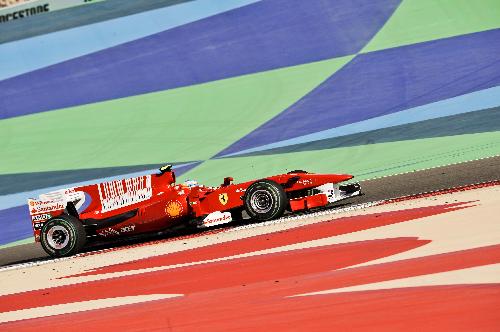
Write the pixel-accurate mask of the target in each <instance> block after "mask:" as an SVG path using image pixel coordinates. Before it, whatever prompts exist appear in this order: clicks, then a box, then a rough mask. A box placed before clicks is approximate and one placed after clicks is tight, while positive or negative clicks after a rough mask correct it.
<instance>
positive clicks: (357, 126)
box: [222, 86, 500, 157]
mask: <svg viewBox="0 0 500 332" xmlns="http://www.w3.org/2000/svg"><path fill="white" fill-rule="evenodd" d="M497 106H500V86H497V87H494V88H490V89H485V90H481V91H477V92H472V93H469V94H465V95H462V96H458V97H455V98H450V99H446V100H441V101H438V102H435V103H431V104H427V105H423V106H418V107H414V108H410V109H407V110H404V111H401V112H397V113H393V114H388V115H383V116H379V117H376V118H373V119H368V120H364V121H360V122H356V123H353V124H348V125H345V126H340V127H336V128H332V129H327V130H322V131H319V132H316V133H313V134H309V135H304V136H300V137H296V138H291V139H288V140H284V141H280V142H276V143H271V144H266V145H262V146H259V147H256V148H252V149H247V150H243V151H239V152H235V153H232V154H228V155H224V156H222V157H229V156H237V155H241V154H246V153H251V152H258V151H264V150H269V149H274V148H279V147H284V146H289V145H295V144H301V143H307V142H313V141H318V140H323V139H327V138H334V137H341V136H346V135H351V134H356V133H361V132H366V131H371V130H376V129H383V128H389V127H393V126H399V125H403V124H408V123H414V122H419V121H425V120H431V119H437V118H440V117H444V116H450V115H456V114H462V113H469V112H474V111H480V110H484V109H488V108H493V107H497Z"/></svg>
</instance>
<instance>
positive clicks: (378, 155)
mask: <svg viewBox="0 0 500 332" xmlns="http://www.w3.org/2000/svg"><path fill="white" fill-rule="evenodd" d="M495 155H500V131H495V132H487V133H481V134H469V135H460V136H447V137H439V138H428V139H419V140H412V141H399V142H391V143H380V144H368V145H362V146H355V147H346V148H336V149H328V150H317V151H306V152H296V153H286V154H276V155H267V156H251V157H240V158H223V159H216V160H209V161H206V162H204V163H203V164H201V165H200V166H198V167H196V168H194V169H193V170H191V171H189V172H187V173H186V174H184V175H183V176H181V177H180V178H179V179H180V181H183V180H185V179H196V180H198V181H199V182H200V183H204V184H207V185H219V184H221V183H222V182H221V181H222V179H223V177H225V176H232V177H234V179H235V181H236V182H243V181H246V180H251V179H258V178H260V177H265V176H269V175H272V174H280V173H284V172H287V171H291V170H295V169H304V170H307V171H310V172H316V173H348V174H353V175H355V176H356V180H366V179H371V178H376V177H382V176H386V175H392V174H397V173H404V172H411V171H414V170H420V169H425V168H429V167H436V166H440V165H446V164H450V163H458V162H463V161H468V160H473V159H478V158H484V157H489V156H495Z"/></svg>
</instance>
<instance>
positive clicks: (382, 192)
mask: <svg viewBox="0 0 500 332" xmlns="http://www.w3.org/2000/svg"><path fill="white" fill-rule="evenodd" d="M495 180H500V156H494V157H490V158H484V159H479V160H474V161H468V162H463V163H458V164H453V165H448V166H441V167H436V168H431V169H426V170H417V171H414V172H409V173H404V174H397V175H392V176H387V177H383V178H378V179H372V180H366V181H361V182H360V184H361V189H362V191H363V193H364V195H363V196H359V197H355V198H351V199H349V200H348V201H342V202H339V204H338V205H337V206H346V205H355V204H361V203H367V202H373V201H379V200H385V199H391V198H398V197H402V196H408V195H414V194H420V193H426V192H432V191H438V190H442V189H450V188H454V187H460V186H466V185H470V184H477V183H483V182H489V181H495ZM333 208H335V206H333ZM152 239H154V240H157V239H158V237H153V238H152V237H146V238H142V239H141V238H139V239H134V240H132V241H123V242H114V243H110V244H107V245H105V246H104V247H100V248H99V249H102V248H106V247H113V246H120V245H128V244H131V243H137V242H147V241H150V240H152ZM94 250H95V249H94ZM48 259H49V257H47V254H45V252H44V251H43V249H42V248H41V246H40V244H38V243H30V244H23V245H19V246H14V247H8V248H5V249H0V266H7V265H12V264H19V263H28V262H35V261H43V260H48Z"/></svg>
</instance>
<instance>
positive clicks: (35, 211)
mask: <svg viewBox="0 0 500 332" xmlns="http://www.w3.org/2000/svg"><path fill="white" fill-rule="evenodd" d="M351 178H353V176H352V175H347V174H340V175H339V174H312V173H305V172H296V173H293V172H292V173H288V174H281V175H275V176H270V177H267V178H266V179H268V180H272V181H275V182H276V183H279V184H280V185H281V186H282V187H283V189H284V190H285V192H286V193H287V196H288V198H289V205H288V208H289V210H291V211H298V210H304V209H310V208H314V207H319V206H325V205H327V204H328V199H327V196H326V195H325V194H323V193H319V194H312V195H311V194H310V195H300V193H302V192H305V191H306V190H307V189H312V188H315V187H318V186H321V185H324V184H327V183H339V182H343V181H346V180H349V179H351ZM230 180H232V179H231V178H227V179H225V181H224V182H225V184H223V185H221V186H219V187H206V186H202V185H197V186H194V187H189V186H186V185H182V184H175V174H174V173H173V172H172V171H167V172H163V173H161V174H151V175H144V176H139V177H136V178H131V179H123V180H115V181H110V182H103V183H98V184H93V185H87V186H81V187H74V188H70V189H63V190H61V191H58V193H59V194H60V195H63V196H64V195H70V196H71V195H73V196H72V197H76V196H78V195H79V196H78V197H80V200H81V198H82V197H85V198H84V199H83V200H84V201H85V204H84V205H82V206H80V207H78V211H76V210H77V208H74V210H73V209H70V208H69V207H68V206H65V204H64V202H67V201H68V200H69V199H66V200H62V201H54V200H51V201H48V200H45V201H44V200H30V201H29V205H30V212H31V215H32V221H33V228H34V234H35V239H36V240H37V241H39V239H40V229H41V227H42V226H43V223H44V222H45V221H46V220H48V219H50V218H52V217H55V216H57V215H60V214H62V213H70V214H74V213H77V217H78V218H79V219H80V220H81V221H82V223H83V225H84V226H85V227H86V229H87V230H91V231H92V232H93V233H94V234H95V235H97V236H100V237H105V238H107V237H111V236H113V237H114V236H120V235H132V234H138V233H145V232H153V231H161V230H165V229H168V228H171V227H174V226H177V225H181V224H183V223H188V222H190V221H192V220H196V219H197V218H198V219H200V218H203V217H205V216H207V215H208V214H210V213H212V212H216V211H220V212H227V211H230V212H231V211H241V210H242V209H243V197H244V195H245V191H246V189H247V188H248V187H249V186H250V185H251V184H252V183H254V182H255V181H256V180H253V181H248V182H244V183H239V184H231V183H230V182H231V181H230ZM292 193H296V194H295V195H293V194H292ZM47 195H49V194H47ZM75 195H76V196H75ZM40 197H42V196H40ZM64 197H65V198H67V196H64ZM75 202H76V200H75ZM75 204H76V206H78V202H76V203H75ZM72 212H73V213H72ZM42 216H43V217H42Z"/></svg>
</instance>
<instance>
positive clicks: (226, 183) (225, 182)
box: [222, 176, 234, 187]
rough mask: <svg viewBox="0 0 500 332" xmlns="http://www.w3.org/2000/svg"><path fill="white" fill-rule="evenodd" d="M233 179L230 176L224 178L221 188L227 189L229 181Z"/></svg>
mask: <svg viewBox="0 0 500 332" xmlns="http://www.w3.org/2000/svg"><path fill="white" fill-rule="evenodd" d="M233 180H234V179H233V178H232V177H230V176H228V177H226V178H224V183H223V184H222V186H223V187H227V186H229V185H230V184H231V181H233Z"/></svg>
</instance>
